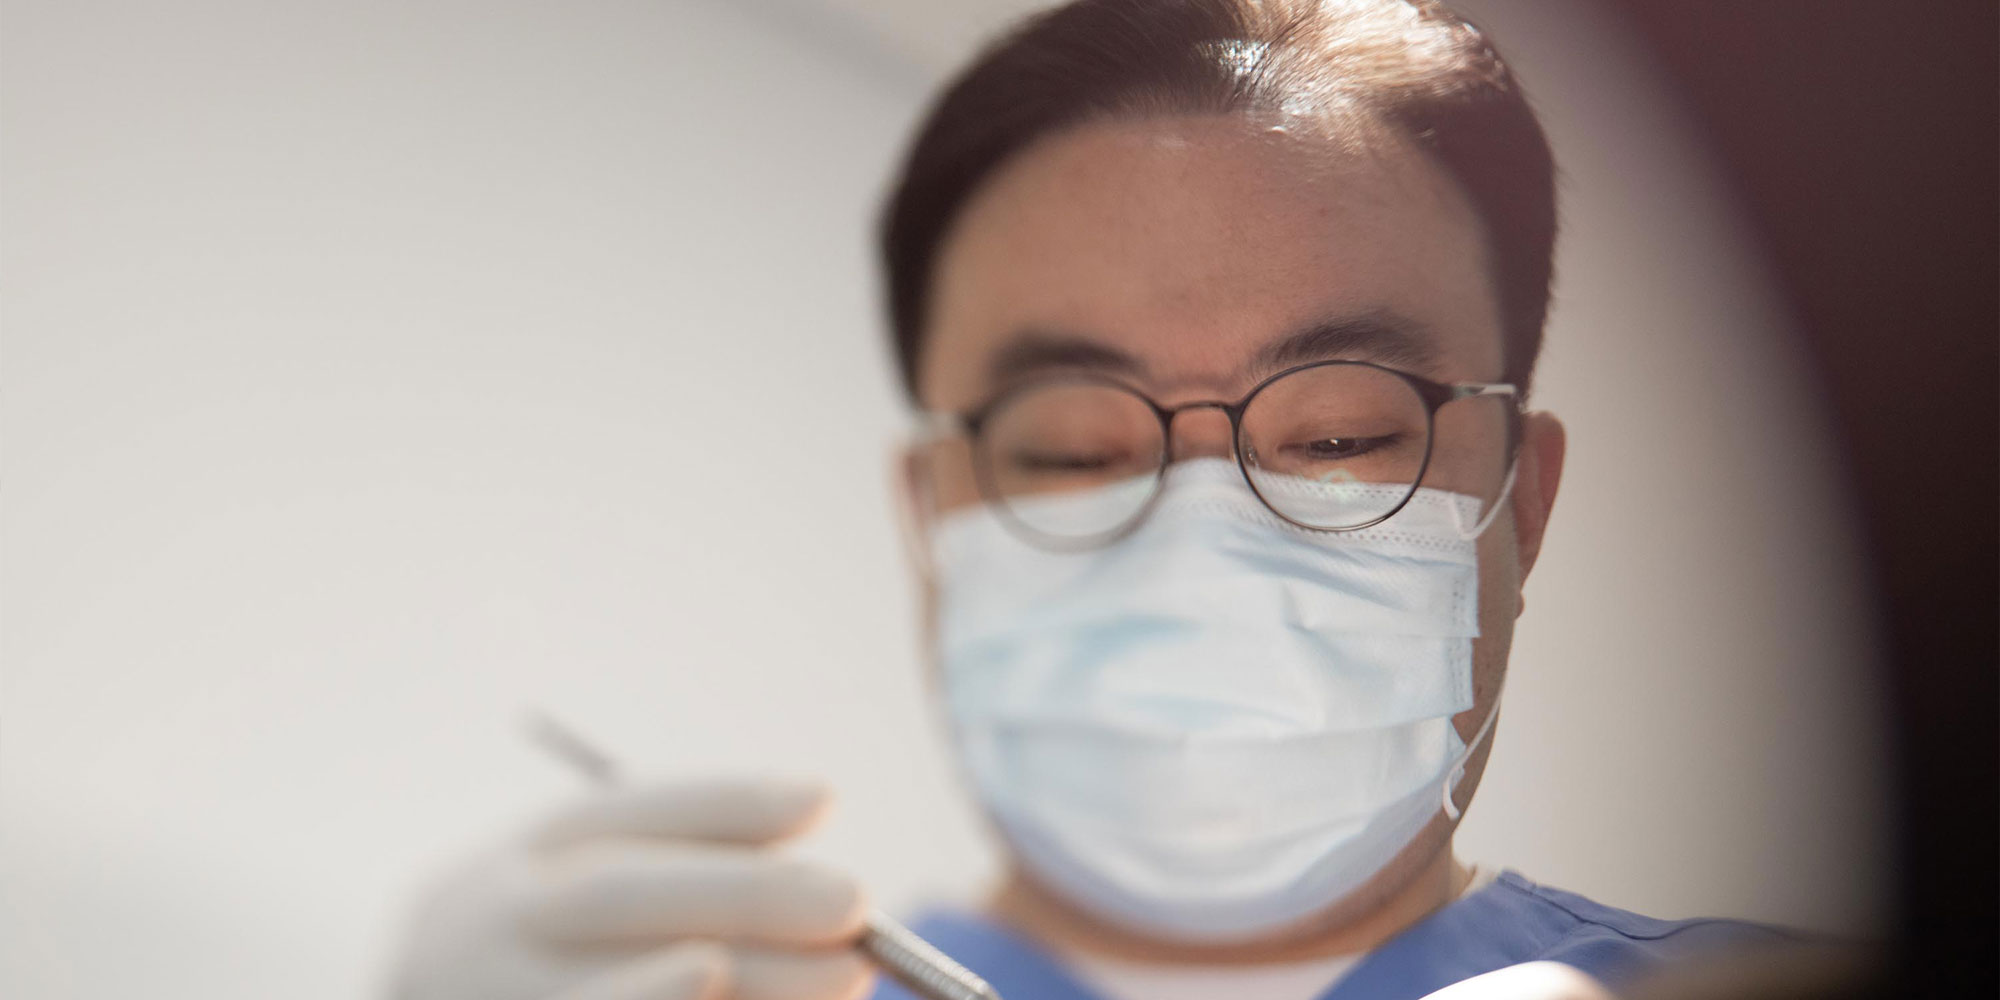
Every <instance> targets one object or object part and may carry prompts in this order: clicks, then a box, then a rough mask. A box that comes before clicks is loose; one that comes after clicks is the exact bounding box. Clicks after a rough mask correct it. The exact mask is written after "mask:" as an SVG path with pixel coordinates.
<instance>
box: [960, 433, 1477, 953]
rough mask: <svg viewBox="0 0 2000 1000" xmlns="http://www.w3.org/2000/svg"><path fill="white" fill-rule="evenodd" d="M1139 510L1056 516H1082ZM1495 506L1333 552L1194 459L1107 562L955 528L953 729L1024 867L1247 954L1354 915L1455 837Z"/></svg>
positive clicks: (1097, 494) (1135, 921)
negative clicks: (1365, 892)
mask: <svg viewBox="0 0 2000 1000" xmlns="http://www.w3.org/2000/svg"><path fill="white" fill-rule="evenodd" d="M1293 486H1294V488H1297V489H1305V490H1323V491H1325V492H1326V493H1327V496H1328V500H1329V502H1333V503H1337V502H1339V499H1340V497H1339V493H1340V491H1341V490H1351V489H1365V488H1367V487H1360V486H1355V485H1352V484H1341V483H1332V484H1318V483H1307V482H1305V481H1301V482H1300V483H1298V484H1293ZM1119 489H1121V487H1119V486H1111V487H1106V488H1105V489H1104V490H1102V491H1093V492H1084V493H1077V494H1066V495H1064V496H1062V497H1060V498H1054V499H1047V500H1041V501H1037V502H1039V503H1047V504H1056V505H1062V504H1070V505H1077V506H1078V508H1079V511H1078V516H1079V518H1084V517H1086V516H1087V514H1088V511H1087V510H1084V509H1083V508H1087V507H1088V506H1089V505H1091V504H1093V503H1107V502H1120V503H1122V502H1124V498H1123V497H1121V496H1119V495H1118V494H1117V493H1116V492H1114V491H1117V490H1119ZM1480 507H1481V503H1480V501H1479V500H1478V499H1476V498H1473V497H1469V496H1462V495H1459V494H1455V493H1449V492H1444V491H1439V490H1432V489H1422V490H1419V491H1417V493H1416V495H1415V496H1414V497H1412V498H1411V500H1410V502H1409V504H1408V505H1407V506H1405V507H1404V508H1403V509H1402V511H1400V512H1399V513H1397V514H1396V516H1395V517H1394V518H1391V519H1390V520H1389V521H1387V522H1384V523H1383V524H1381V525H1377V526H1375V527H1373V528H1368V529H1364V530H1361V531H1353V532H1343V533H1323V532H1313V531H1308V530H1305V529H1301V528H1297V527H1294V526H1292V525H1289V524H1287V523H1285V522H1283V521H1281V520H1280V519H1278V518H1277V517H1276V516H1274V515H1273V514H1272V513H1271V512H1270V511H1269V510H1268V509H1267V508H1265V507H1264V505H1263V504H1261V503H1260V502H1259V501H1258V500H1257V499H1256V497H1254V496H1253V495H1251V494H1250V492H1249V491H1248V489H1247V488H1246V487H1245V486H1244V484H1243V481H1242V477H1241V475H1240V473H1239V472H1238V471H1237V469H1236V467H1235V465H1234V464H1233V463H1230V462H1227V461H1224V460H1221V459H1197V460H1191V461H1186V462H1181V463H1177V464H1176V465H1175V466H1173V467H1172V468H1171V469H1170V470H1169V471H1168V474H1167V481H1166V483H1165V485H1164V487H1163V489H1162V492H1161V494H1160V497H1159V499H1158V501H1157V502H1156V505H1155V506H1154V508H1153V509H1152V511H1151V513H1150V514H1149V516H1148V517H1147V519H1146V520H1145V522H1144V523H1143V524H1141V525H1140V526H1139V527H1138V528H1137V529H1136V530H1135V531H1133V533H1131V534H1130V535H1128V536H1127V537H1125V538H1123V539H1121V540H1119V541H1117V542H1116V543H1114V544H1111V545H1109V546H1106V547H1104V548H1101V549H1094V550H1091V551H1086V552H1048V551H1043V550H1040V549H1036V548H1033V547H1031V546H1028V545H1026V544H1023V543H1022V542H1021V541H1020V540H1019V539H1017V538H1016V537H1014V536H1013V535H1011V534H1009V533H1008V531H1007V529H1006V526H1005V524H1003V523H1002V522H1001V521H1000V520H999V519H998V518H997V517H996V515H995V513H994V512H993V511H992V510H991V509H990V508H986V507H977V508H970V509H966V510H961V511H955V512H952V513H951V514H948V515H946V516H945V517H944V518H942V519H941V520H940V521H939V522H938V523H937V525H936V526H935V527H934V529H933V532H932V539H931V551H932V556H933V560H934V571H935V582H936V586H937V594H938V608H937V614H938V619H937V644H938V648H937V654H938V657H939V661H940V666H941V670H942V675H943V681H944V684H943V687H944V693H945V698H946V702H947V709H948V713H949V715H950V718H951V721H952V723H953V731H954V738H955V739H956V741H957V744H958V749H959V752H960V754H961V755H962V757H963V762H964V765H965V767H966V769H967V771H968V773H969V774H970V777H971V779H972V782H973V785H974V787H975V789H976V791H977V794H978V795H979V798H980V799H981V801H982V802H983V803H984V805H985V807H986V809H987V810H988V812H989V813H990V815H991V816H992V818H993V819H994V821H995V822H996V823H997V825H998V826H999V827H1000V829H1001V831H1002V832H1003V833H1004V834H1005V836H1006V837H1007V839H1008V840H1009V841H1010V843H1011V844H1012V846H1013V848H1014V849H1015V851H1016V853H1017V855H1018V857H1019V858H1020V860H1021V862H1022V863H1023V864H1024V865H1025V866H1026V867H1027V868H1028V870H1029V871H1030V873H1031V874H1032V875H1033V876H1034V877H1035V878H1036V879H1037V880H1038V881H1039V882H1041V883H1043V884H1044V885H1046V886H1048V887H1050V888H1051V889H1053V890H1054V891H1056V892H1058V893H1060V894H1061V895H1062V896H1064V897H1065V898H1066V899H1068V900H1069V901H1071V902H1072V903H1073V904H1075V905H1077V906H1079V907H1081V908H1082V909H1084V910H1086V911H1088V912H1090V913H1092V914H1094V915H1096V916H1098V917H1100V918H1102V919H1105V920H1107V921H1111V922H1114V923H1117V924H1121V925H1124V926H1127V927H1130V928H1134V929H1137V930H1140V931H1143V932H1148V933H1152V934H1155V935H1159V936H1164V937H1168V938H1175V939H1181V940H1188V941H1228V940H1234V939H1243V938H1249V937H1254V936H1256V935H1258V934H1261V933H1265V932H1268V931H1271V930H1274V929H1277V928H1280V927H1283V926H1285V925H1286V924H1289V923H1292V922H1294V921H1297V920H1299V919H1300V918H1303V917H1306V916H1308V915H1310V914H1312V913H1314V912H1317V911H1319V910H1322V909H1324V908H1326V907H1328V906H1330V905H1332V904H1334V903H1335V902H1338V901H1339V900H1340V899H1342V898H1343V897H1345V896H1347V895H1348V894H1349V893H1351V892H1353V891H1354V890H1355V889H1357V888H1359V887H1360V886H1361V885H1362V884H1363V883H1365V882H1366V881H1368V879H1369V878H1370V877H1372V876H1373V875H1374V874H1375V873H1377V872H1378V871H1380V870H1381V869H1382V868H1383V867H1384V866H1385V865H1387V864H1388V862H1389V861H1390V860H1391V859H1392V858H1394V857H1395V856H1396V854H1397V853H1398V852H1399V851H1401V850H1402V848H1403V847H1404V846H1405V845H1407V844H1408V843H1409V842H1410V841H1411V840H1412V839H1413V838H1415V836H1416V835H1417V833H1418V832H1419V831H1421V830H1422V829H1423V828H1424V826H1425V825H1426V824H1428V823H1429V821H1430V819H1431V817H1432V816H1433V815H1434V814H1435V813H1436V812H1437V811H1438V810H1439V809H1440V803H1443V808H1445V809H1446V810H1448V811H1450V812H1451V813H1452V814H1453V817H1454V818H1455V816H1456V810H1455V807H1454V806H1452V805H1451V792H1452V789H1453V787H1454V786H1455V785H1456V783H1457V781H1458V780H1459V775H1460V773H1461V772H1462V769H1463V766H1464V762H1465V759H1466V757H1467V756H1468V755H1469V754H1470V748H1469V747H1468V745H1467V744H1466V743H1465V742H1463V741H1462V740H1461V739H1460V738H1459V736H1458V732H1457V730H1456V729H1454V728H1453V726H1452V723H1451V718H1452V716H1453V715H1455V714H1457V713H1459V712H1463V711H1465V710H1467V709H1470V708H1471V707H1472V705H1473V691H1472V640H1473V638H1474V637H1475V636H1476V635H1478V632H1479V628H1478V613H1479V598H1478V563H1477V558H1476V543H1475V541H1474V538H1473V537H1470V533H1468V532H1467V531H1465V530H1464V527H1463V526H1466V525H1478V526H1479V527H1481V528H1483V527H1484V523H1485V520H1486V519H1483V518H1481V517H1480V513H1481V511H1480ZM1052 513H1060V512H1052ZM1487 721H1488V724H1490V723H1491V716H1490V715H1489V717H1488V720H1487ZM1485 731H1486V729H1485V727H1484V726H1482V728H1481V730H1480V736H1479V737H1475V739H1474V741H1473V745H1477V742H1478V740H1479V739H1480V738H1483V736H1484V734H1485Z"/></svg>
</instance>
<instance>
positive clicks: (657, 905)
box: [519, 841, 867, 947]
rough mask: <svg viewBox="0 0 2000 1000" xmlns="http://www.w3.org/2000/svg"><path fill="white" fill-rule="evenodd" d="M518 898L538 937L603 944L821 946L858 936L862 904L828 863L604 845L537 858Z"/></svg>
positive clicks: (739, 851)
mask: <svg viewBox="0 0 2000 1000" xmlns="http://www.w3.org/2000/svg"><path fill="white" fill-rule="evenodd" d="M539 881H540V884H539V885H537V886H536V887H534V888H533V889H531V890H529V891H528V892H527V893H526V894H525V898H524V899H523V901H522V903H521V908H520V911H519V912H520V916H521V920H522V926H523V927H524V928H525V929H526V930H527V931H528V932H529V933H531V934H534V935H537V936H539V937H541V938H542V939H544V940H546V941H550V942H553V943H557V944H564V945H572V946H582V945H590V946H600V947H601V946H606V945H619V944H632V943H641V942H648V941H660V940H666V939H670V938H676V937H706V938H730V939H735V940H745V941H750V942H762V943H767V944H780V945H805V946H812V945H828V944H834V943H838V942H841V941H845V940H848V939H850V938H853V937H854V936H856V935H858V934H859V933H860V932H861V928H862V926H863V924H864V923H865V922H866V920H867V900H866V898H865V894H864V893H863V892H862V890H861V886H860V884H859V883H857V882H855V881H854V880H853V879H852V878H849V877H848V876H846V875H844V874H841V873H840V872H838V871H835V870H833V869H831V868H826V867H824V866H821V865H817V864H814V863H812V862H809V861H803V860H800V859H796V858H788V857H784V856H781V855H777V854H773V853H771V852H769V851H762V850H756V849H751V848H743V847H734V846H729V845H722V844H697V843H682V844H632V843H629V842H628V843H618V842H611V841H606V842H602V843H598V844H591V845H586V846H583V847H578V848H573V849H571V850H570V851H567V852H564V853H563V854H562V855H561V856H559V857H556V858H551V859H548V860H547V861H545V862H544V864H543V873H542V878H541V879H540V880H539Z"/></svg>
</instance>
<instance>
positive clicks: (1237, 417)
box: [920, 359, 1521, 551]
mask: <svg viewBox="0 0 2000 1000" xmlns="http://www.w3.org/2000/svg"><path fill="white" fill-rule="evenodd" d="M1336 365H1345V366H1353V367H1360V368H1373V369H1375V370H1376V371H1380V372H1384V373H1387V374H1389V375H1393V376H1395V377H1397V378H1399V379H1402V380H1403V382H1404V383H1406V384H1407V385H1409V386H1410V388H1411V389H1412V390H1414V391H1415V392H1416V394H1417V398H1418V399H1420V400H1422V401H1423V404H1424V457H1423V460H1422V461H1421V462H1420V463H1419V464H1418V466H1417V474H1416V477H1415V478H1414V479H1412V480H1411V482H1410V489H1409V492H1407V493H1405V494H1403V498H1402V499H1401V500H1398V501H1397V502H1396V505H1395V506H1394V507H1391V508H1389V510H1388V511H1387V512H1385V513H1383V514H1382V515H1381V516H1380V517H1376V518H1374V519H1372V520H1369V521H1365V522H1363V523H1361V524H1350V525H1343V526H1341V527H1338V528H1328V527H1322V526H1320V525H1316V524H1306V523H1304V522H1301V521H1298V520H1296V519H1294V518H1292V517H1291V516H1289V515H1287V514H1286V513H1285V512H1284V511H1281V510H1279V509H1278V508H1277V507H1276V506H1275V505H1273V504H1272V503H1271V501H1270V499H1269V498H1267V497H1266V496H1264V494H1263V492H1262V491H1261V490H1259V489H1257V481H1256V480H1255V479H1253V478H1252V477H1251V475H1250V467H1249V464H1248V463H1247V461H1246V460H1245V458H1244V455H1243V446H1244V441H1243V414H1244V412H1245V411H1246V410H1248V409H1249V407H1250V403H1251V401H1253V400H1255V399H1256V398H1257V396H1258V394H1259V393H1262V392H1263V391H1264V390H1265V389H1267V388H1269V387H1270V386H1271V384H1272V383H1275V382H1277V381H1279V380H1280V379H1283V378H1286V377H1287V376H1290V375H1296V374H1298V373H1299V372H1303V371H1310V370H1313V369H1318V368H1330V367H1333V366H1336ZM1058 383H1091V384H1097V385H1102V386H1106V387H1108V388H1112V389H1116V390H1119V391H1121V392H1124V393H1126V394H1128V395H1131V396H1133V397H1135V398H1137V399H1138V400H1139V401H1140V402H1142V403H1145V404H1146V406H1147V407H1148V408H1150V409H1151V410H1152V411H1153V415H1154V416H1155V417H1156V418H1158V419H1159V421H1160V443H1161V447H1160V464H1159V467H1158V468H1157V469H1155V470H1153V489H1152V492H1150V493H1148V494H1147V495H1146V499H1145V502H1143V503H1141V504H1140V505H1139V507H1138V508H1137V509H1136V510H1134V511H1133V512H1132V516H1131V517H1129V518H1127V519H1126V520H1125V521H1124V522H1123V523H1122V524H1120V525H1118V527H1116V528H1113V529H1111V530H1109V531H1103V532H1099V533H1097V534H1095V535H1088V536H1082V537H1076V538H1072V537H1067V536H1062V535H1051V534H1049V533H1047V532H1044V531H1041V530H1039V529H1037V528H1034V527H1032V526H1030V525H1028V524H1026V523H1023V522H1022V521H1021V520H1020V518H1019V517H1018V516H1016V515H1015V514H1014V512H1013V510H1012V509H1011V508H1010V507H1009V506H1008V502H1007V498H1006V496H1005V495H1004V494H1003V493H1002V492H1001V490H1000V487H999V484H997V483H995V482H994V481H993V470H992V461H991V457H990V456H989V455H988V453H987V451H986V448H987V442H986V436H985V434H984V433H983V431H984V430H985V428H986V424H987V422H988V421H989V420H990V419H991V418H992V416H993V414H994V413H995V412H997V411H998V410H999V409H1000V408H1001V407H1003V406H1005V405H1006V404H1007V403H1008V402H1009V401H1011V400H1012V399H1014V398H1015V397H1017V396H1020V395H1022V394H1024V393H1027V392H1031V391H1034V390H1036V389H1041V388H1045V387H1047V386H1049V385H1051V384H1058ZM1491 396H1505V397H1507V398H1508V400H1509V405H1508V407H1507V448H1508V451H1509V452H1510V453H1511V452H1512V451H1513V450H1514V449H1515V447H1516V446H1517V445H1518V443H1519V441H1520V430H1519V425H1520V417H1521V407H1520V391H1519V390H1518V389H1517V388H1516V387H1515V386H1514V385H1513V384H1512V383H1509V382H1437V381H1433V380H1431V379H1427V378H1425V377H1423V376H1421V375H1414V374H1411V373H1410V372H1406V371H1401V370H1399V369H1395V368H1391V367H1389V366H1387V365H1381V364H1376V363H1375V362H1373V361H1350V360H1342V359H1334V360H1327V361H1310V362H1307V363H1305V364H1302V365H1293V366H1292V367H1290V368H1286V369H1284V370H1282V371H1279V372H1277V373H1275V374H1273V375H1270V376H1268V377H1266V378H1265V379H1264V380H1263V381H1261V382H1258V383H1257V384H1256V385H1255V386H1252V387H1251V389H1250V391H1249V392H1247V393H1244V394H1243V398H1242V399H1239V400H1237V401H1236V402H1234V403H1231V402H1227V401H1225V400H1219V399H1204V400H1194V401H1192V402H1187V403H1182V404H1180V405H1179V406H1172V407H1168V406H1161V405H1160V404H1159V403H1158V402H1157V401H1155V400H1154V399H1153V397H1151V396H1149V395H1147V394H1146V393H1145V392H1144V391H1142V390H1140V389H1139V388H1137V387H1136V386H1133V385H1130V384H1129V383H1126V382H1123V381H1120V380H1119V379H1116V378H1113V377H1111V376H1109V375H1100V374H1097V373H1095V372H1075V373H1071V374H1066V375H1058V376H1054V377H1051V378H1043V379H1033V380H1029V381H1025V382H1021V383H1018V384H1016V385H1012V386H1009V387H1008V388H1006V389H1004V390H1002V391H1001V392H1000V393H999V394H997V395H995V396H994V397H993V398H992V399H990V400H987V401H986V402H985V403H983V404H981V405H980V406H979V407H977V408H976V409H973V410H972V411H970V412H968V413H927V414H924V415H923V417H922V419H923V421H924V426H923V429H922V431H921V432H920V433H925V434H929V435H940V434H963V435H965V436H966V437H968V438H970V439H971V441H972V466H973V476H974V478H975V479H976V480H977V481H978V484H979V491H980V493H981V494H983V495H984V496H985V498H986V501H987V502H988V503H990V504H992V505H993V509H994V511H995V512H996V513H997V514H998V515H999V517H1000V519H1001V520H1002V521H1003V522H1004V523H1005V524H1006V525H1007V526H1008V527H1009V528H1010V529H1011V530H1012V531H1013V532H1014V534H1015V535H1016V536H1018V537H1020V538H1021V539H1022V540H1023V541H1026V542H1028V543H1029V544H1031V545H1034V546H1036V547H1038V548H1045V549H1051V550H1055V551H1080V550H1084V549H1093V548H1099V547H1101V546H1105V545H1109V544H1111V543H1113V542H1116V541H1117V540H1119V539H1120V538H1123V537H1124V536H1126V535H1128V534H1130V533H1132V531H1134V530H1135V529H1137V528H1138V526H1139V525H1141V524H1144V523H1145V521H1146V516H1147V515H1148V514H1149V513H1151V512H1152V509H1153V504H1154V502H1155V501H1156V500H1158V499H1159V496H1160V491H1161V488H1162V487H1163V486H1164V485H1165V483H1166V478H1167V477H1166V472H1167V469H1168V467H1169V466H1171V465H1172V464H1173V454H1174V441H1173V434H1174V426H1173V425H1174V418H1175V417H1177V416H1179V415H1181V414H1183V413H1186V412H1187V411H1189V410H1221V411H1222V412H1223V413H1224V414H1225V415H1227V416H1228V417H1229V450H1230V452H1231V453H1232V454H1234V455H1235V456H1236V469H1237V471H1238V472H1240V473H1242V475H1243V482H1244V484H1245V485H1247V486H1249V487H1250V492H1251V493H1252V494H1253V495H1255V496H1256V497H1257V502H1259V503H1261V504H1263V505H1264V508H1265V509H1266V510H1269V511H1270V512H1271V513H1272V514H1273V515H1275V516H1277V517H1278V518H1279V519H1280V520H1282V521H1284V522H1285V523H1286V524H1290V525H1292V526H1294V527H1298V528H1303V529H1305V530H1307V531H1324V532H1343V531H1361V530H1363V529H1366V528H1372V527H1374V526H1376V525H1378V524H1381V523H1382V522H1384V521H1387V520H1388V519H1390V518H1392V517H1394V516H1396V514H1397V512H1398V511H1401V510H1402V509H1403V508H1404V507H1405V506H1407V505H1408V504H1409V502H1410V498H1412V497H1414V496H1416V495H1417V490H1418V489H1419V488H1420V487H1422V486H1423V482H1424V474H1425V473H1427V472H1429V471H1430V466H1431V453H1432V449H1433V448H1434V447H1435V445H1436V443H1437V412H1438V411H1439V410H1441V409H1443V408H1444V406H1445V404H1447V403H1452V402H1456V401H1458V400H1461V399H1478V398H1482V397H1491ZM1510 458H1511V456H1510ZM1508 478H1509V479H1510V480H1511V479H1512V478H1513V477H1512V471H1511V466H1510V470H1509V474H1508Z"/></svg>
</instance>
